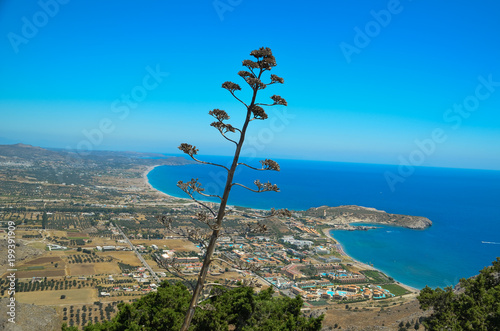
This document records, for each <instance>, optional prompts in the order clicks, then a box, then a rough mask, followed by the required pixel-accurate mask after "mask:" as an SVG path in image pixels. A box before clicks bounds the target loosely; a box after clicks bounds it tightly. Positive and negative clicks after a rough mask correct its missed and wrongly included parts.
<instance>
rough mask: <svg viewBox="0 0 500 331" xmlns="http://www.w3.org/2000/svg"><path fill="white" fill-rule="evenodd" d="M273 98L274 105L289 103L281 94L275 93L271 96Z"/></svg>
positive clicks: (286, 104)
mask: <svg viewBox="0 0 500 331" xmlns="http://www.w3.org/2000/svg"><path fill="white" fill-rule="evenodd" d="M271 99H273V101H274V103H273V105H283V106H288V103H287V102H286V100H285V99H283V98H282V97H280V96H279V95H273V96H272V97H271Z"/></svg>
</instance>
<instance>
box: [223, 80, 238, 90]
mask: <svg viewBox="0 0 500 331" xmlns="http://www.w3.org/2000/svg"><path fill="white" fill-rule="evenodd" d="M222 88H225V89H226V90H228V91H230V92H234V91H240V90H241V87H240V86H239V85H238V84H236V83H233V82H224V83H222Z"/></svg>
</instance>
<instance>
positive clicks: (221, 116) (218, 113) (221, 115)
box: [208, 108, 230, 122]
mask: <svg viewBox="0 0 500 331" xmlns="http://www.w3.org/2000/svg"><path fill="white" fill-rule="evenodd" d="M208 114H209V115H212V116H213V117H215V118H216V119H217V120H218V121H221V122H222V121H224V120H228V119H229V118H230V117H229V115H228V114H227V113H226V111H224V110H221V109H217V108H216V109H214V110H211V111H209V112H208Z"/></svg>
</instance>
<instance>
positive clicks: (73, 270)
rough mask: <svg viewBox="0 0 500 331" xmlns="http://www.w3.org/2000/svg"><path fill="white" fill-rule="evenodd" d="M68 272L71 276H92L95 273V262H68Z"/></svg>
mask: <svg viewBox="0 0 500 331" xmlns="http://www.w3.org/2000/svg"><path fill="white" fill-rule="evenodd" d="M68 273H69V275H70V276H90V275H95V274H96V271H95V267H94V263H73V264H68Z"/></svg>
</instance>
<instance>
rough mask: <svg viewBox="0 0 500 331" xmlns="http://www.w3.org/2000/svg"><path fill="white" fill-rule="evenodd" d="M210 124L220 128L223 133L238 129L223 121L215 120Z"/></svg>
mask: <svg viewBox="0 0 500 331" xmlns="http://www.w3.org/2000/svg"><path fill="white" fill-rule="evenodd" d="M210 126H213V127H214V128H216V129H217V130H219V131H220V132H221V133H226V132H228V131H229V132H235V131H236V129H235V128H234V127H233V126H232V125H231V124H225V123H222V122H213V123H211V124H210Z"/></svg>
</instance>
